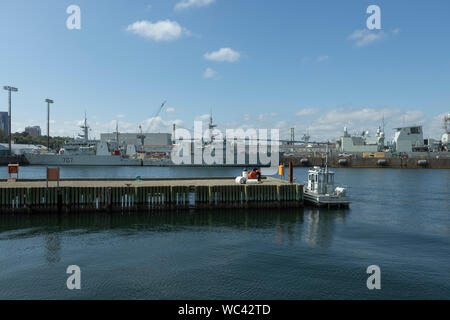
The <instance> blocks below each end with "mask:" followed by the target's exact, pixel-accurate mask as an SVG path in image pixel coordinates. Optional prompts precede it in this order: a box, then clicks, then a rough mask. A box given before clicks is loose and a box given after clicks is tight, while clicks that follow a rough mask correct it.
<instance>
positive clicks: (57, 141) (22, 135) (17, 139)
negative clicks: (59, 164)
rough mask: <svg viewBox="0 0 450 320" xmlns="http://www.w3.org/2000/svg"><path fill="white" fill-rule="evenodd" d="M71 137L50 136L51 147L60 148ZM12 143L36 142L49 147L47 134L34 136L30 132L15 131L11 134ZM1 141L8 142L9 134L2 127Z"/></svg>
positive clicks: (0, 131)
mask: <svg viewBox="0 0 450 320" xmlns="http://www.w3.org/2000/svg"><path fill="white" fill-rule="evenodd" d="M69 140H73V138H70V137H50V149H53V150H59V149H60V148H61V147H62V146H63V145H64V144H65V143H66V141H69ZM11 141H12V143H17V144H34V145H43V146H46V147H47V136H40V137H33V136H31V135H30V134H29V133H28V132H15V133H13V134H12V136H11ZM0 143H8V135H7V134H6V133H5V132H4V131H3V130H1V129H0Z"/></svg>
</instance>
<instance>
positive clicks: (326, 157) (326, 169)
mask: <svg viewBox="0 0 450 320" xmlns="http://www.w3.org/2000/svg"><path fill="white" fill-rule="evenodd" d="M325 172H328V141H327V151H326V153H325Z"/></svg>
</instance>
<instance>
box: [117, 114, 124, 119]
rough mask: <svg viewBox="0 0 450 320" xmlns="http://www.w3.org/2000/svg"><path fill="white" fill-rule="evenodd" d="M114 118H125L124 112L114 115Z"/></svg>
mask: <svg viewBox="0 0 450 320" xmlns="http://www.w3.org/2000/svg"><path fill="white" fill-rule="evenodd" d="M116 118H117V119H122V118H125V115H124V114H118V115H116Z"/></svg>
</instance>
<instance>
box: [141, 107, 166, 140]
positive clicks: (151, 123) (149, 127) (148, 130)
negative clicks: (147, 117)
mask: <svg viewBox="0 0 450 320" xmlns="http://www.w3.org/2000/svg"><path fill="white" fill-rule="evenodd" d="M166 103H167V101H164V102H163V103H162V104H161V106H160V107H159V108H158V110H156V113H155V115H154V116H153V118H152V120H151V121H150V123H149V125H148V127H147V130H146V131H145V132H150V130H151V128H152V127H153V123H154V122H155V120H156V118H157V117H158V116H159V114H160V113H161V111H162V109H163V108H164V106H165V105H166ZM137 138H138V139H140V140H141V143H142V145H144V140H145V134H144V133H143V132H142V125H139V134H138V136H137Z"/></svg>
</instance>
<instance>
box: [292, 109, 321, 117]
mask: <svg viewBox="0 0 450 320" xmlns="http://www.w3.org/2000/svg"><path fill="white" fill-rule="evenodd" d="M318 112H320V109H319V108H306V109H302V110H300V111H297V112H296V113H295V115H296V116H299V117H303V116H310V115H313V114H316V113H318Z"/></svg>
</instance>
